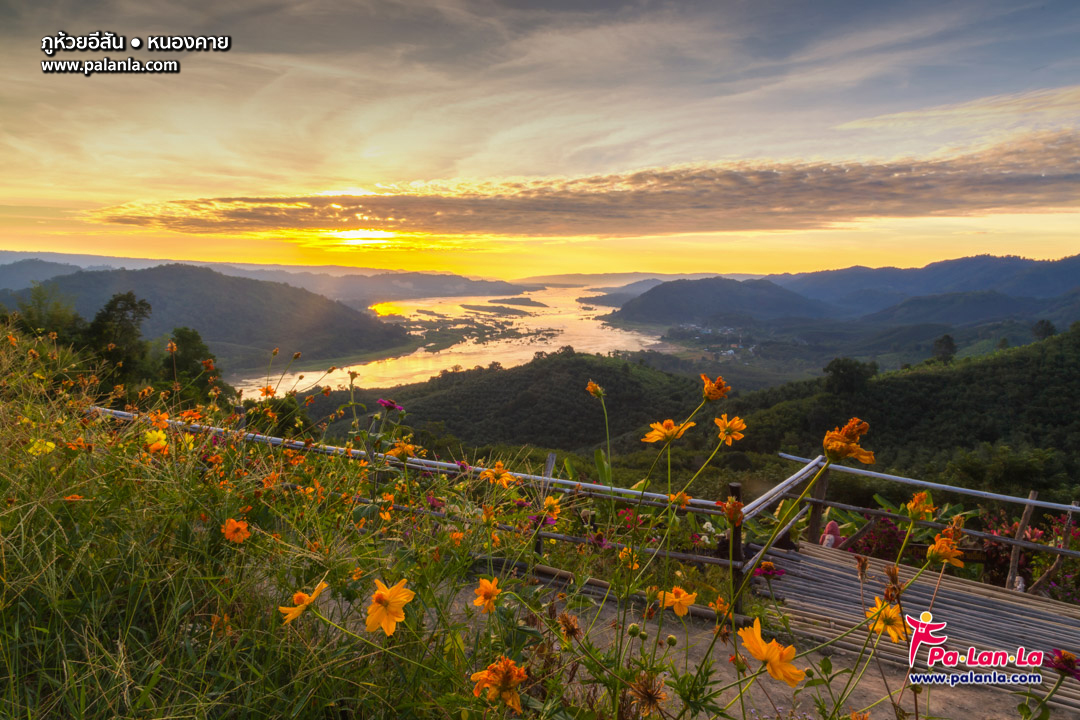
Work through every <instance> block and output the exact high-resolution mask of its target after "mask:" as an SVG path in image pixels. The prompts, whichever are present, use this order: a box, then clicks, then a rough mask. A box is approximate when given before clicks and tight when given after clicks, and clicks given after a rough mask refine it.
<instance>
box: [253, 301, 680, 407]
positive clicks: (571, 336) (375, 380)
mask: <svg viewBox="0 0 1080 720" xmlns="http://www.w3.org/2000/svg"><path fill="white" fill-rule="evenodd" d="M590 294H593V293H590V292H589V291H588V290H587V289H586V288H583V287H573V288H560V287H549V288H544V289H543V290H536V291H532V292H529V293H525V294H524V295H520V296H517V297H519V298H530V299H532V300H535V301H537V302H540V303H543V304H544V305H546V307H531V306H523V305H510V304H506V305H505V307H511V308H514V309H518V310H523V311H525V312H527V313H529V314H528V315H526V316H521V317H500V319H501V320H503V321H509V322H511V323H513V325H514V327H515V328H517V329H519V330H521V331H522V332H523V333H524V334H525V335H526V337H523V338H504V339H497V340H493V341H490V342H487V343H484V344H478V343H476V342H475V341H466V342H462V343H458V344H457V345H453V346H451V347H449V348H446V349H443V350H440V351H438V352H429V351H428V350H426V349H424V348H420V349H419V350H416V351H415V352H412V353H410V354H408V355H402V356H399V357H392V358H387V359H384V360H375V361H372V362H364V363H359V364H353V365H345V366H343V367H340V368H338V369H337V370H335V371H334V372H332V373H329V374H326V375H324V374H323V373H322V372H321V371H315V372H312V371H310V370H309V371H306V372H302V373H287V374H286V375H285V376H284V377H283V378H282V379H281V381H280V382H278V376H277V374H276V373H275V375H274V376H273V377H272V378H270V382H272V383H273V384H274V385H275V386H276V387H277V388H278V389H279V391H287V390H289V389H291V388H294V387H295V388H297V389H298V390H304V389H306V388H308V387H311V386H312V384H315V383H317V384H319V385H330V386H331V387H335V388H336V387H339V386H346V385H348V382H349V372H350V371H355V372H357V373H359V376H358V377H357V379H356V384H357V385H358V386H359V387H368V388H381V387H393V386H395V385H403V384H406V383H414V382H423V381H426V380H428V379H429V378H431V377H432V376H433V375H438V374H439V373H440V372H441V371H443V370H450V369H452V368H454V367H455V366H461V367H463V368H472V367H475V366H477V365H483V366H485V367H486V366H487V365H490V364H491V363H492V362H499V363H501V364H502V366H503V367H514V366H515V365H522V364H524V363H527V362H529V361H530V360H532V359H533V356H534V355H535V354H536V353H537V352H541V351H542V352H553V351H555V350H558V349H559V348H561V347H564V346H566V345H570V346H573V348H574V349H575V350H578V351H580V352H590V353H608V352H610V351H612V350H644V349H648V348H653V349H659V348H661V347H662V345H661V344H660V343H659V338H658V337H657V336H655V335H647V334H645V333H641V332H633V331H627V330H619V329H616V328H612V327H608V326H605V325H604V324H603V323H602V322H601V321H600V320H598V319H597V317H598V316H599V315H605V314H607V313H608V312H610V311H611V310H612V308H607V307H602V306H596V307H595V308H594V309H592V310H588V309H586V308H587V307H591V306H587V305H586V306H583V305H582V304H580V303H578V302H577V300H576V298H578V297H581V296H585V295H590ZM492 299H493V298H491V297H490V296H469V297H442V298H424V299H420V300H402V301H395V302H390V303H380V304H378V305H373V306H372V309H373V310H374V311H375V312H377V313H378V314H379V315H382V316H385V317H387V318H388V319H390V318H391V316H393V315H400V316H404V317H410V318H424V317H429V318H430V317H431V316H430V315H426V314H425V311H426V313H432V312H434V313H438V314H439V315H443V316H446V317H450V318H462V317H470V316H471V317H481V318H483V317H485V315H486V314H484V313H478V312H477V311H476V310H471V309H468V308H466V307H463V306H466V305H474V306H476V305H480V306H494V305H495V303H491V302H490V300H492ZM488 317H491V316H488ZM545 330H546V331H551V332H546V333H544V334H543V335H537V333H538V332H539V331H545ZM301 375H303V376H304V377H303V379H301V378H300V376H301ZM266 383H267V378H266V376H265V375H262V376H259V377H244V378H241V379H239V380H237V381H235V382H234V383H233V384H234V385H235V386H236V387H237V388H238V389H241V390H244V391H245V393H244V394H245V395H248V396H249V397H250V396H251V394H252V393H253V392H256V391H257V390H258V388H259V387H262V386H264V385H266Z"/></svg>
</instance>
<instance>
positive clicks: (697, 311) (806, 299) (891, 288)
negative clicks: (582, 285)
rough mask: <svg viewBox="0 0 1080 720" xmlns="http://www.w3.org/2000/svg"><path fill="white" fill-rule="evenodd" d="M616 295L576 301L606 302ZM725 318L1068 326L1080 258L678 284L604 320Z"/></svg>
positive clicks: (1076, 311)
mask: <svg viewBox="0 0 1080 720" xmlns="http://www.w3.org/2000/svg"><path fill="white" fill-rule="evenodd" d="M619 292H620V290H616V292H615V293H612V294H610V295H608V296H604V297H603V298H588V299H585V298H583V299H582V300H583V301H587V302H590V303H595V304H604V303H603V300H604V299H612V300H613V299H616V298H617V295H618V294H619ZM732 316H735V317H738V316H743V317H748V318H751V319H753V320H771V319H778V318H784V317H791V318H848V319H855V318H859V319H861V320H863V321H865V322H867V323H873V324H885V325H900V324H916V323H924V324H925V323H942V324H947V325H959V326H963V325H973V324H978V323H985V322H992V321H1002V320H1010V319H1011V320H1021V321H1027V320H1032V319H1036V318H1047V319H1049V320H1051V322H1055V323H1059V324H1067V323H1070V322H1073V321H1075V320H1077V319H1080V256H1074V257H1070V258H1065V259H1062V260H1056V261H1043V260H1025V259H1023V258H1017V257H1003V258H999V257H992V256H985V255H984V256H977V257H970V258H961V259H958V260H948V261H945V262H939V263H933V264H931V265H927V266H926V267H923V268H914V269H898V268H877V269H873V268H864V267H852V268H847V269H845V270H828V271H824V272H817V273H806V274H802V275H772V276H769V277H768V278H764V279H761V280H747V281H744V282H741V283H740V282H736V281H733V280H727V279H724V278H710V279H705V280H679V281H674V282H666V283H662V284H659V285H656V286H655V287H652V288H650V289H648V290H646V291H644V292H642V293H640V294H639V295H637V296H636V297H633V298H631V299H628V300H626V301H625V302H624V303H623V304H622V305H621V307H620V309H619V310H618V311H617V312H615V313H612V314H611V315H610V316H609V317H610V318H611V319H612V320H613V321H621V322H631V323H652V324H669V325H674V324H702V325H718V324H725V319H730V318H731V317H732Z"/></svg>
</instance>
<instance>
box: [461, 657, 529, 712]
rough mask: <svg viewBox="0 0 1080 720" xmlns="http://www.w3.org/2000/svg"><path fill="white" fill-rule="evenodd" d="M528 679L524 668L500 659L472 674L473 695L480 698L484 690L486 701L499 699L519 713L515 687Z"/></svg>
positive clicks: (502, 658)
mask: <svg viewBox="0 0 1080 720" xmlns="http://www.w3.org/2000/svg"><path fill="white" fill-rule="evenodd" d="M528 677H529V675H528V673H526V672H525V668H520V667H518V666H517V665H516V664H515V663H514V661H513V660H511V659H510V658H508V657H500V658H499V659H498V660H497V661H495V662H493V663H491V664H490V665H488V666H487V669H486V670H481V671H480V672H478V673H473V675H472V681H473V682H474V683H476V686H475V687H474V688H473V695H475V696H476V697H480V693H481V692H483V691H484V689H485V688H486V689H487V699H488V700H499V699H501V700H502V701H503V702H504V703H506V705H507V706H508V707H509V708H511V709H512V710H514V711H515V712H518V713H520V712H521V696H519V695H518V692H517V687H518V685H520V684H521V683H523V682H524V681H525V680H526V679H527V678H528Z"/></svg>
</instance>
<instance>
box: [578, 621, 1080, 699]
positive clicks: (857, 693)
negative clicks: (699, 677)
mask: <svg viewBox="0 0 1080 720" xmlns="http://www.w3.org/2000/svg"><path fill="white" fill-rule="evenodd" d="M596 613H597V610H595V609H594V610H593V611H592V612H591V613H583V614H582V615H583V616H582V617H581V621H582V624H583V625H584V624H585V621H586V620H588V621H589V622H590V623H592V618H593V616H594V615H596ZM616 619H617V614H616V611H615V609H614V607H613V606H612V605H610V604H609V605H608V606H606V607H604V608H602V609H599V614H598V615H597V619H596V622H595V623H593V637H594V638H595V641H596V642H598V643H604V642H605V641H610V638H611V637H612V633H613V632H614V630H613V629H612V628H611V627H610V625H611V623H612V621H614V620H616ZM658 619H659V617H656V618H654V619H653V620H652V621H651V622H650V623H647V624H642V627H643V628H645V629H647V631H648V632H649V634H650V640H651V639H652V638H656V637H657V627H658V623H657V620H658ZM687 620H688V622H687V629H688V630H689V638H690V648H689V665H690V666H691V667H697V666H698V665H699V664H700V663H701V661H702V660H703V659H704V654H705V652H706V650H707V649H708V647H709V642H710V641H711V640H712V629H713V625H712V623H711V622H707V621H704V620H701V619H694V618H690V617H688V618H687ZM639 624H641V623H640V622H639ZM659 634H660V635H661V637H662V638H666V637H667V635H669V634H672V635H675V636H676V638H677V639H678V645H676V647H675V648H673V650H672V653H671V655H670V656H669V657H670V658H671V659H672V660H673V661H674V662H675V664H676V666H677V667H679V668H680V669H683V668H685V667H686V664H687V652H686V650H687V649H686V648H685V647H684V645H683V638H684V637H685V636H686V632H685V631H684V629H683V626H682V624H681V623H679V622H678V620H677V619H676V618H675V616H674V615H673V614H672V613H671V612H670V611H669V612H667V614H666V616H665V618H664V627H663V629H662V630H661V631H660V633H659ZM763 635H764V636H765V639H766V640H768V639H770V637H771V636H770V634H769V632H768V631H766V632H764V633H763ZM736 642H738V644H739V648H740V652H741V654H742V655H743V656H744V657H747V658H748V659H749V660H750V664H751V668H752V669H754V670H756V669H757V667H759V666H760V664H759V663H757V662H756V661H754V660H753V659H752V658H750V657H749V654H748V653H746V652H745V650H743V648H742V643H741V642H739V641H738V639H737V638H736ZM795 644H796V647H797V648H800V649H802V648H805V647H806V646H807V645H812V644H813V643H811V642H810V641H808V640H803V639H801V638H800V639H796V641H795ZM800 646H801V647H800ZM732 652H733V649H732V646H731V642H730V641H728V642H727V644H725V645H721V644H720V643H719V642H718V643H717V645H716V647H714V648H713V650H712V658H713V660H714V666H713V667H714V669H715V672H716V675H715V677H716V678H717V679H718V681H719V683H720V684H722V685H725V684H727V683H729V682H734V681H735V680H736V679H737V676H736V673H735V668H734V667H733V666H732V664H731V663H730V662H729V657H730V656H731V654H732ZM821 658H822V655H821V654H820V653H814V654H812V655H810V656H807V657H805V658H800V659H799V660H797V661H795V666H796V667H798V668H800V669H806V668H807V667H809V664H810V663H809V662H807V660H810V659H812V661H813V662H814V663H817V662H819V661H820V660H821ZM830 659H831V661H832V664H833V671H834V672H835V671H836V670H839V669H841V668H845V667H852V666H853V664H854V662H855V659H856V656H855V654H853V653H847V652H836V653H831V654H830ZM881 667H882V669H883V670H884V680H883V679H882V672H881V670H879V669H878V666H877V663H876V662H872V663H871V664H870V667H869V668H867V670H866V672H865V674H863V676H862V679H861V680H860V681H859V683H858V685H857V687H856V689H855V690H854V692H852V693H851V695H850V697H849V698H848V701H847V702H845V703H844V705H843V707H842V708H841V710H842V712H843V715H841V717H846V716H847V714H848V713H849V712H851V711H852V710H857V711H861V712H869V713H870V717H871V718H872V719H874V720H878V719H881V720H892V719H894V718H896V714H895V713H894V711H893V709H892V707H891V706H890V704H889V702H888V701H887V700H886V701H884V702H882V703H880V704H878V705H876V706H875V707H873V708H870V709H869V710H867V708H868V707H869V706H870V705H872V704H874V703H876V702H878V701H879V700H881V699H882V698H884V697H885V696H886V695H887V694H888V691H887V690H886V689H885V688H886V686H885V683H886V682H887V683H888V687H889V689H891V690H892V691H893V692H897V691H898V690H899V689H900V688H901V687H902V686H903V684H904V679H905V677H906V676H907V672H906V671H905V670H903V669H901V668H899V667H897V666H895V665H891V664H888V663H882V666H881ZM846 677H847V676H846V675H845V676H843V677H842V678H841V679H839V680H838V681H835V682H834V691H836V692H839V690H841V689H842V687H843V683H844V681H845V679H846ZM817 691H820V692H822V693H823V694H824V696H825V698H826V700H828V695H827V693H825V691H824V688H821V687H818V688H810V689H808V690H803V691H802V692H801V693H799V695H798V696H797V697H796V698H793V691H792V690H791V689H790V688H789V687H788V686H787V685H786V684H784V683H782V682H780V681H778V680H774V679H773V678H771V677H769V676H768V675H763V676H762V677H761V678H759V680H758V681H757V683H755V685H754V686H753V687H751V688H750V691H749V692H748V693H747V694H746V695H744V701H745V702H746V717H753V718H774V717H776V714H777V713H776V710H778V711H780V715H781V717H782V718H785V719H786V718H788V717H789V713H791V712H792V711H794V714H793V715H792V716H791V717H794V718H799V720H802V718H804V717H806V718H817V717H818V715H817V713H816V711H815V708H814V700H813V693H815V692H817ZM669 694H670V692H669ZM734 697H735V692H734V691H731V692H730V695H729V698H734ZM917 702H918V713H917V714H916V708H915V704H914V703H915V696H914V695H913V693H912V692H911V688H910V687H909V688H908V689H907V690H905V691H904V693H903V696H902V698H901V701H900V704H901V707H902V708H903V709H904V710H905V711H906V712H907V713H908V715H907V717H908V718H915V717H919V718H955V719H956V720H998V719H999V718H1017V717H1019V714H1018V713H1017V710H1016V706H1017V705H1018V704H1019V702H1020V698H1017V697H1016V696H1014V695H1012V694H1011V693H1010V692H1008V691H1006V690H1002V689H997V688H993V687H979V688H976V687H954V688H934V689H930V690H926V689H924V690H923V692H922V693H921V694H920V695H919V696H918V700H917ZM774 706H775V710H774ZM829 707H830V708H831V707H832V703H830V705H829ZM752 711H753V712H752ZM729 712H731V713H732V714H733V715H735V716H736V717H737V716H738V715H739V714H740V711H739V705H738V703H736V704H735V705H733V706H732V707H731V709H730V710H729ZM802 713H806V715H803V714H802ZM1051 717H1052V718H1055V719H1057V718H1062V719H1070V720H1071V719H1076V718H1080V713H1074V712H1069V711H1067V710H1062V709H1060V708H1052V709H1051Z"/></svg>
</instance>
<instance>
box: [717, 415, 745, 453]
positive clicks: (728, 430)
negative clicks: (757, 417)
mask: <svg viewBox="0 0 1080 720" xmlns="http://www.w3.org/2000/svg"><path fill="white" fill-rule="evenodd" d="M713 422H714V423H716V427H718V428H720V436H719V437H720V441H721V442H723V443H725V444H726V445H727V446H728V447H731V443H732V442H734V441H735V440H742V439H743V434H742V431H743V430H745V429H746V423H745V422H743V419H742V418H741V417H739V416H738V415H736V416H735V417H733V418H731V420H728V417H727V413H724V414H723V415H721V416H720V417H718V418H715V419H714V420H713Z"/></svg>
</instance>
